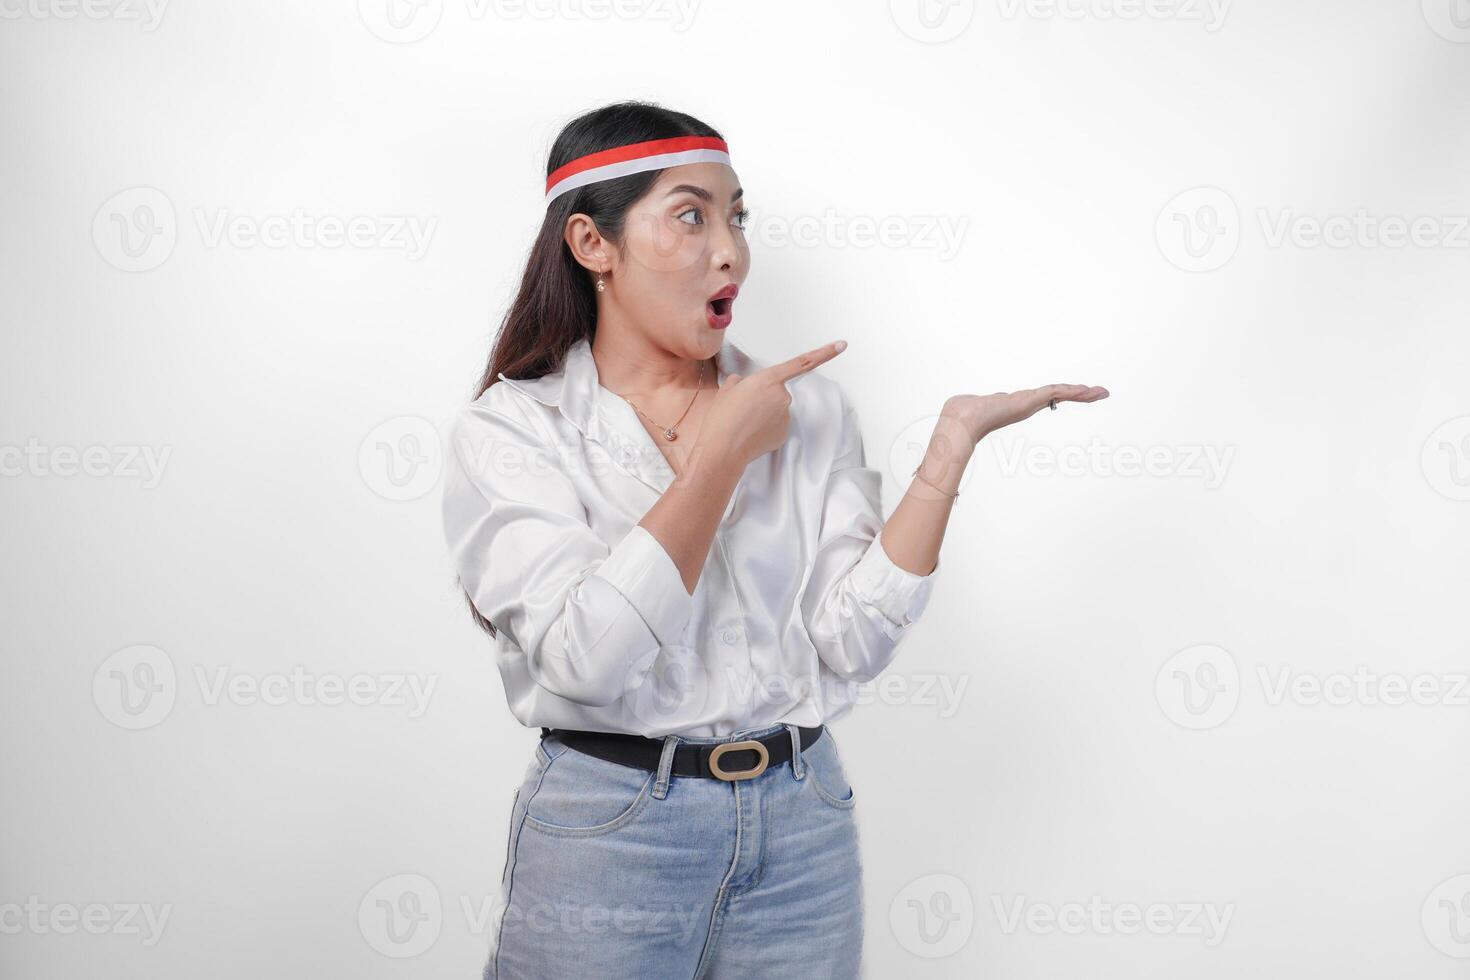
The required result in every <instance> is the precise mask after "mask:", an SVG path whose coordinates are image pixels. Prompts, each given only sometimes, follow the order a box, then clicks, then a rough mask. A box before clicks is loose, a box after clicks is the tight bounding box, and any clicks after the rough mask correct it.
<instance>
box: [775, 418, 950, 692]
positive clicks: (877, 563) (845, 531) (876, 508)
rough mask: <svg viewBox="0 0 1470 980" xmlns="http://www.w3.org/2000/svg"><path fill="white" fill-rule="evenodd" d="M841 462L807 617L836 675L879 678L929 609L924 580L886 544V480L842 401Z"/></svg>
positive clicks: (928, 583) (825, 513)
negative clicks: (890, 552) (899, 561)
mask: <svg viewBox="0 0 1470 980" xmlns="http://www.w3.org/2000/svg"><path fill="white" fill-rule="evenodd" d="M842 406H843V412H842V420H841V431H840V436H839V439H840V443H839V446H838V452H837V458H836V460H835V461H834V462H833V465H832V470H831V472H830V473H829V474H828V477H827V484H826V492H825V495H824V499H823V504H822V520H821V530H820V532H819V534H818V544H817V553H816V560H815V563H814V566H813V569H812V574H811V578H810V580H809V581H808V583H807V587H806V591H805V592H804V593H803V598H802V616H803V618H804V620H805V622H806V626H807V632H808V634H809V635H810V636H811V639H812V642H813V644H814V645H815V646H816V648H817V654H818V656H819V657H821V659H822V662H823V663H825V664H826V665H827V666H828V667H829V668H830V669H831V670H833V671H834V672H835V673H837V674H838V675H839V676H841V677H843V678H845V679H847V680H853V681H857V682H865V681H870V680H873V679H874V678H876V677H877V676H878V675H879V674H881V673H882V672H883V670H884V669H885V668H886V667H887V666H888V664H889V663H890V662H892V660H893V656H894V653H895V652H896V649H897V647H898V644H899V642H900V641H901V640H902V639H903V637H904V636H905V635H906V634H907V632H908V630H909V627H911V626H912V625H913V624H914V623H915V622H917V621H918V619H919V617H920V616H921V615H922V614H923V612H924V609H925V607H926V606H927V605H928V603H929V595H930V592H931V591H932V590H933V586H934V577H935V575H936V574H937V573H938V571H939V565H940V562H937V561H936V563H935V565H934V568H932V569H931V570H930V571H929V574H927V575H919V574H917V573H915V572H911V571H908V570H907V569H904V568H900V567H899V566H898V565H896V564H894V562H893V560H892V559H891V558H889V557H888V552H887V551H885V550H884V547H883V541H882V530H883V510H882V497H881V494H882V486H883V477H882V473H881V472H880V471H879V470H877V469H876V468H873V467H870V466H868V465H867V460H866V454H865V452H864V449H863V437H862V430H861V427H860V426H859V424H858V417H857V413H856V412H855V411H854V410H853V409H852V408H851V407H850V406H849V405H848V403H847V399H846V396H845V395H844V396H843V397H842Z"/></svg>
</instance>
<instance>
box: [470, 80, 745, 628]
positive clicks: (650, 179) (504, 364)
mask: <svg viewBox="0 0 1470 980" xmlns="http://www.w3.org/2000/svg"><path fill="white" fill-rule="evenodd" d="M675 136H714V137H719V138H723V137H722V136H721V134H720V133H719V132H718V131H717V130H716V129H714V127H712V126H709V125H706V124H705V123H703V122H701V121H700V120H698V119H695V118H694V117H693V116H690V115H686V114H684V113H682V112H675V111H674V110H672V109H665V108H663V107H662V106H659V105H656V104H654V103H652V102H637V101H630V102H616V103H613V104H612V105H607V106H603V107H602V108H600V109H593V110H592V111H591V112H588V113H584V114H583V115H580V116H578V117H577V118H575V119H573V120H572V121H571V122H569V123H567V124H566V125H565V126H564V127H562V131H561V132H560V133H559V134H558V135H557V137H556V142H554V143H553V144H552V146H551V153H550V154H549V156H548V157H547V160H546V175H547V176H548V177H549V176H551V174H552V173H553V172H554V171H556V170H557V169H559V168H561V167H562V166H564V165H566V164H567V163H569V162H571V161H572V160H575V159H577V158H578V157H581V156H586V155H587V154H589V153H597V152H599V151H601V150H609V149H612V148H613V147H617V146H626V145H628V144H629V143H642V142H644V141H646V140H658V139H670V138H672V137H675ZM662 172H663V171H661V170H650V171H645V172H644V173H639V174H630V175H629V176H627V177H618V178H616V179H615V180H605V181H600V182H598V183H593V184H587V185H585V186H583V187H578V188H577V189H576V190H572V191H568V192H567V193H565V194H562V195H561V196H560V197H558V198H557V199H556V200H554V201H552V202H551V204H550V205H548V206H547V209H546V218H545V220H543V221H542V222H541V231H540V232H539V233H537V235H536V243H535V244H534V245H532V246H531V253H530V255H529V256H528V257H527V259H526V271H525V272H524V273H523V274H522V275H521V284H520V288H519V289H517V290H516V297H515V299H514V300H513V301H512V302H511V304H510V309H509V310H507V311H506V314H505V319H504V320H502V321H501V323H500V329H499V330H498V331H497V332H496V335H495V341H494V344H493V345H492V347H491V350H490V358H489V360H488V362H487V363H486V365H485V373H484V374H483V375H481V376H480V383H479V386H478V388H477V389H476V391H475V397H477V398H478V397H479V396H480V395H483V394H484V393H485V392H486V391H487V390H488V389H489V388H490V386H491V385H493V384H495V383H496V381H497V380H499V376H500V375H501V374H502V373H504V374H505V376H506V377H508V378H516V379H517V380H522V379H528V378H539V377H541V376H542V375H545V374H550V373H551V372H552V371H555V370H556V369H557V368H558V367H560V366H561V363H562V358H563V357H565V356H566V352H567V351H568V350H569V349H570V348H571V346H572V345H573V344H575V343H576V342H577V341H578V340H581V339H582V338H584V337H585V338H587V339H589V340H590V339H592V336H593V334H594V333H595V331H596V327H597V299H596V294H595V292H594V289H593V285H592V275H591V273H589V272H588V270H586V269H584V268H583V267H582V265H581V264H580V263H579V262H578V261H577V260H576V259H575V258H573V257H572V251H571V249H570V248H569V247H567V243H566V240H565V239H564V238H563V237H562V236H563V233H564V231H565V229H566V224H567V219H568V218H569V217H571V216H572V215H574V214H579V213H580V214H585V215H587V216H588V217H590V218H591V219H592V221H593V222H594V223H595V224H596V225H597V230H598V232H599V233H600V234H601V235H602V236H603V237H604V238H606V239H607V240H608V241H610V242H612V243H613V244H614V245H620V244H622V241H623V234H624V220H625V218H626V216H627V213H628V208H629V207H631V206H632V204H633V203H634V202H635V201H637V200H638V199H639V198H641V197H643V195H644V194H646V193H648V189H649V188H650V187H652V186H653V184H654V182H655V181H657V180H658V178H659V174H661V173H662ZM461 589H462V590H463V585H461ZM464 593H465V601H466V602H467V603H468V604H469V607H470V615H472V616H473V617H474V619H475V622H476V623H477V624H478V625H479V627H480V628H481V629H482V630H484V631H485V632H487V633H489V634H490V635H491V636H494V635H495V627H494V626H493V625H491V623H490V621H489V620H487V619H486V618H485V617H484V616H482V615H481V614H480V610H478V609H476V608H475V603H474V600H473V599H471V598H470V594H469V591H468V590H464Z"/></svg>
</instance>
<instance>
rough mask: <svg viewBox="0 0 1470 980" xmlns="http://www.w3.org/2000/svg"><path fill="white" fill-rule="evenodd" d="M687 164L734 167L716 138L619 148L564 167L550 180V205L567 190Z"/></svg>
mask: <svg viewBox="0 0 1470 980" xmlns="http://www.w3.org/2000/svg"><path fill="white" fill-rule="evenodd" d="M686 163H723V164H724V165H725V166H727V167H728V166H730V148H729V147H728V146H726V145H725V141H724V140H722V139H719V138H717V137H714V136H675V137H673V138H671V139H664V140H647V141H646V142H643V143H630V144H628V145H627V146H615V147H613V148H612V149H610V150H601V151H599V152H597V153H589V154H587V155H586V156H584V157H577V159H575V160H573V161H571V162H570V163H566V164H563V165H562V166H560V167H557V168H556V169H555V170H553V171H552V172H551V176H549V177H547V178H546V203H547V204H550V203H551V202H552V201H553V200H555V199H556V198H557V197H559V196H561V195H562V194H565V193H566V192H567V191H570V190H576V189H577V188H578V187H583V186H585V185H587V184H595V183H596V182H597V181H599V180H612V179H613V178H615V177H626V176H628V175H629V174H636V173H642V172H644V171H645V170H663V169H665V168H667V167H678V166H682V165H683V164H686Z"/></svg>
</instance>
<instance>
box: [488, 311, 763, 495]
mask: <svg viewBox="0 0 1470 980" xmlns="http://www.w3.org/2000/svg"><path fill="white" fill-rule="evenodd" d="M715 366H716V377H715V382H716V384H718V383H720V382H722V381H724V380H725V378H726V377H727V376H729V375H731V374H739V375H741V376H749V375H750V374H751V373H753V372H755V371H758V370H760V369H761V368H762V367H765V366H766V365H765V363H764V362H762V361H758V360H756V359H755V358H753V357H751V356H750V355H749V354H747V353H746V352H745V351H743V350H741V349H740V348H739V347H737V346H736V345H735V342H734V341H732V340H730V338H729V337H728V336H727V337H725V339H724V341H723V342H722V343H721V345H720V349H719V351H717V352H716V353H715ZM499 378H500V380H501V381H504V382H506V383H507V384H509V385H510V386H511V387H513V388H515V389H517V390H518V391H521V392H523V393H525V394H527V395H529V396H530V397H532V398H534V399H535V400H536V401H538V402H541V403H542V404H543V405H550V406H552V407H554V408H556V409H557V411H559V412H560V413H561V414H562V417H564V418H565V419H566V420H567V421H568V422H570V423H571V424H572V425H573V426H575V427H576V429H577V431H578V432H580V433H582V435H583V436H585V437H587V438H588V439H591V440H594V441H596V442H599V443H601V444H603V445H604V446H606V447H607V448H608V449H609V450H610V451H611V453H612V456H613V459H615V460H616V461H617V462H618V463H619V465H621V466H623V467H624V468H625V469H627V470H628V471H629V472H631V473H633V474H634V475H635V476H637V477H638V478H639V479H641V480H643V482H645V483H647V484H648V485H649V486H651V487H653V488H654V489H656V490H658V491H659V492H660V493H662V492H663V491H664V490H666V489H668V487H669V485H670V484H671V483H672V482H673V478H674V473H673V470H672V469H671V468H670V467H669V464H668V460H666V459H665V458H664V455H663V453H662V452H660V451H659V448H658V446H656V445H654V442H653V439H652V437H650V436H649V434H648V430H646V429H645V428H644V427H643V423H642V422H640V421H639V419H638V413H637V412H636V411H635V410H634V408H633V406H632V405H630V404H629V403H628V402H627V401H626V400H625V399H624V398H622V397H621V396H620V395H618V394H616V393H615V392H612V391H609V390H608V389H607V388H604V387H603V386H602V385H601V383H600V382H599V379H598V374H597V362H596V361H595V360H594V359H593V357H592V341H591V339H590V338H588V337H582V338H580V339H579V340H577V341H576V342H575V343H573V344H572V346H571V347H570V348H568V349H567V353H566V356H565V358H564V359H563V361H562V364H561V367H559V368H558V369H557V370H555V371H553V372H551V373H549V374H545V375H542V376H541V377H539V378H531V379H527V380H521V379H517V378H507V377H506V376H505V373H504V372H501V374H500V375H499Z"/></svg>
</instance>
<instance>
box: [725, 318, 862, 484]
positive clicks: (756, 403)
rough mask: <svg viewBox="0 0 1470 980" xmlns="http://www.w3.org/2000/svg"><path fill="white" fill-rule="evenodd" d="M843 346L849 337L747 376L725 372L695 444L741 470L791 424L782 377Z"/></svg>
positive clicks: (775, 445) (778, 441)
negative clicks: (726, 373)
mask: <svg viewBox="0 0 1470 980" xmlns="http://www.w3.org/2000/svg"><path fill="white" fill-rule="evenodd" d="M846 349H847V341H845V340H837V341H833V342H832V343H830V344H823V345H822V346H821V347H818V348H816V349H815V350H810V351H807V352H806V353H805V354H799V355H797V356H796V357H793V358H791V359H790V360H788V361H782V362H781V363H780V364H772V365H771V366H770V367H766V368H762V369H761V370H759V371H756V372H755V373H754V374H751V375H749V376H742V375H739V374H732V375H729V376H728V377H726V378H725V380H724V381H722V382H720V387H719V388H718V389H716V391H715V396H714V401H713V403H712V404H711V405H710V407H709V409H708V410H707V411H706V412H705V415H704V421H703V422H702V423H701V424H700V428H699V440H698V442H699V448H700V449H702V450H705V451H706V452H708V453H709V454H710V455H712V456H713V457H714V458H715V459H716V460H721V461H725V460H729V461H733V462H734V463H735V464H736V465H737V466H739V468H740V470H741V471H742V472H743V471H744V469H745V467H746V466H748V465H749V464H750V463H751V461H753V460H754V459H755V458H756V457H758V456H761V455H763V454H765V453H768V452H771V451H772V450H775V449H779V448H781V446H782V445H784V444H785V442H786V434H787V430H788V428H789V427H790V425H791V413H790V411H788V409H789V408H790V406H791V392H790V391H788V390H787V389H786V382H788V381H790V380H791V379H792V378H795V377H797V376H798V375H802V374H805V373H807V372H808V371H810V370H812V369H813V368H815V367H819V366H821V365H823V364H825V363H827V362H828V361H830V360H832V358H834V357H836V356H837V355H838V354H840V353H842V352H843V351H844V350H846Z"/></svg>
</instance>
